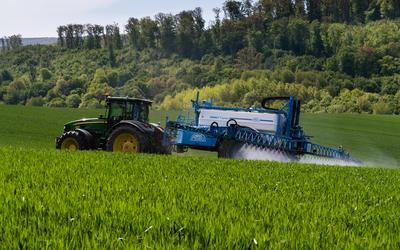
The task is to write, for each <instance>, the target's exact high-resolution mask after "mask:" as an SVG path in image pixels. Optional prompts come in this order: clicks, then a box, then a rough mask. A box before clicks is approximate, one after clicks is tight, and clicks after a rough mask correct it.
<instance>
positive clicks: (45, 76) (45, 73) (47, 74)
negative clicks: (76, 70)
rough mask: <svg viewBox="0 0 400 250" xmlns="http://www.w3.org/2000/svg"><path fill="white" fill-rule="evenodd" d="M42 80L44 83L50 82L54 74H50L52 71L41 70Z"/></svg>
mask: <svg viewBox="0 0 400 250" xmlns="http://www.w3.org/2000/svg"><path fill="white" fill-rule="evenodd" d="M39 73H40V78H41V79H42V81H43V82H45V81H47V80H50V79H51V77H52V76H53V74H52V73H51V72H50V70H48V69H46V68H42V69H40V72H39Z"/></svg>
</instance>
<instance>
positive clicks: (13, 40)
mask: <svg viewBox="0 0 400 250" xmlns="http://www.w3.org/2000/svg"><path fill="white" fill-rule="evenodd" d="M8 40H9V43H10V47H11V49H17V48H19V47H21V46H22V37H21V35H12V36H10V37H9V38H8Z"/></svg>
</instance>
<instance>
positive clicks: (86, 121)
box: [64, 118, 107, 131]
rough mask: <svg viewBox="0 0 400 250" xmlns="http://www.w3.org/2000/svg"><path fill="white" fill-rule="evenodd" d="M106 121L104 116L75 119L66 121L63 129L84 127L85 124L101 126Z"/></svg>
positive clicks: (69, 129)
mask: <svg viewBox="0 0 400 250" xmlns="http://www.w3.org/2000/svg"><path fill="white" fill-rule="evenodd" d="M106 123H107V120H106V119H104V118H85V119H80V120H76V121H71V122H68V123H66V124H65V125H64V131H71V130H74V129H77V128H85V127H87V126H90V127H92V126H99V125H100V126H101V125H104V124H106Z"/></svg>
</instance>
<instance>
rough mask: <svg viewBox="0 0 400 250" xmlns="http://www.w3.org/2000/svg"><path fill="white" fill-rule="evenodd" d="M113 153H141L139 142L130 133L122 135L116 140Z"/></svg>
mask: <svg viewBox="0 0 400 250" xmlns="http://www.w3.org/2000/svg"><path fill="white" fill-rule="evenodd" d="M113 151H114V152H127V153H137V152H138V151H139V141H138V139H137V138H136V137H135V136H133V135H132V134H130V133H123V134H120V135H118V136H117V138H115V140H114V144H113Z"/></svg>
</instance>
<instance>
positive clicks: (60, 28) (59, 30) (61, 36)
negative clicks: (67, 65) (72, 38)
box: [57, 26, 65, 47]
mask: <svg viewBox="0 0 400 250" xmlns="http://www.w3.org/2000/svg"><path fill="white" fill-rule="evenodd" d="M64 32H65V26H58V28H57V35H58V45H59V46H60V47H64V46H65V38H64Z"/></svg>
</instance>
